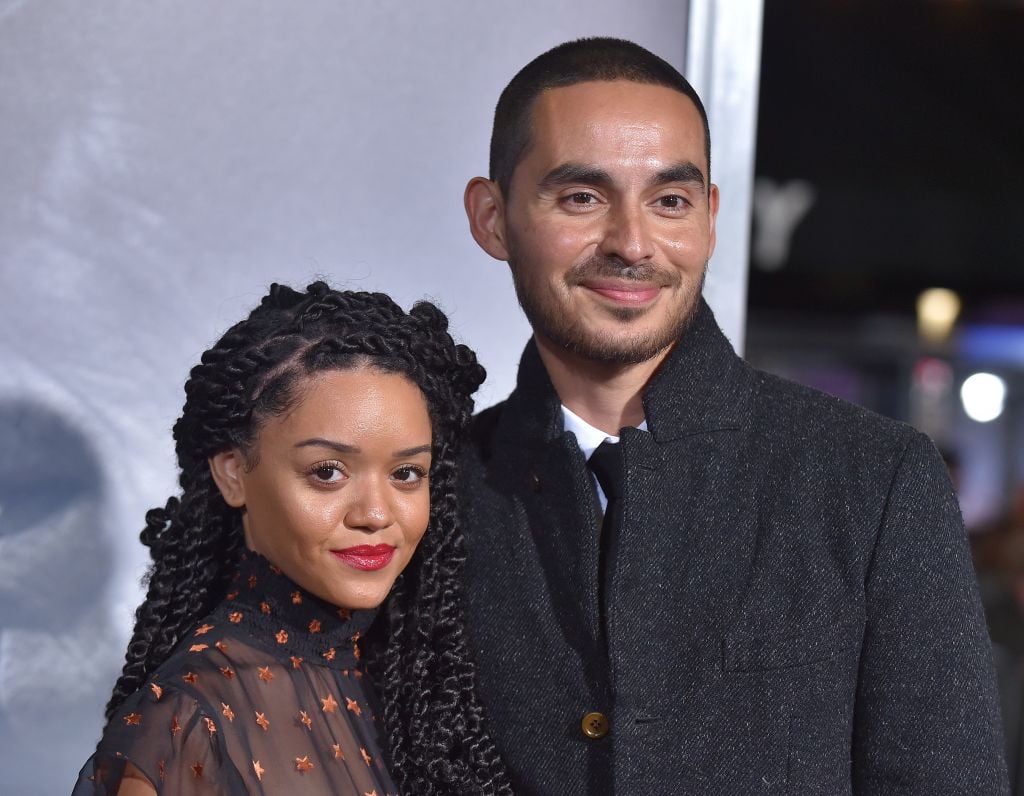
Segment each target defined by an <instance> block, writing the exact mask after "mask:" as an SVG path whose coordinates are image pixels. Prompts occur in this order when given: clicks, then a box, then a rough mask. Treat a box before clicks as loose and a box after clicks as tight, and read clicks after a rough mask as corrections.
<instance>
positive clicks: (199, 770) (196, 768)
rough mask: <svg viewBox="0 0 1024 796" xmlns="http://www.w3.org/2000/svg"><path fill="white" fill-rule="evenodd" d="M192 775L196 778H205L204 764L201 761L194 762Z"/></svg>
mask: <svg viewBox="0 0 1024 796" xmlns="http://www.w3.org/2000/svg"><path fill="white" fill-rule="evenodd" d="M192 776H193V777H195V778H196V779H202V778H203V764H202V763H200V762H199V761H196V762H195V763H193V764H192Z"/></svg>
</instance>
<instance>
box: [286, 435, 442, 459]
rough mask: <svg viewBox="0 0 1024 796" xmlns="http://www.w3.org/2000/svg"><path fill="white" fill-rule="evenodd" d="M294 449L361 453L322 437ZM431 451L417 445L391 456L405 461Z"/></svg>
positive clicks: (351, 446) (352, 446)
mask: <svg viewBox="0 0 1024 796" xmlns="http://www.w3.org/2000/svg"><path fill="white" fill-rule="evenodd" d="M295 447H296V448H330V449H331V450H333V451H336V452H337V453H362V449H361V448H360V447H359V446H358V445H349V444H348V443H345V442H335V441H334V440H331V439H324V438H323V437H311V438H310V439H304V440H302V442H296V443H295ZM431 450H432V448H431V446H430V444H429V443H428V444H426V445H417V446H415V447H413V448H403V449H402V450H399V451H395V452H394V453H393V454H391V455H392V456H394V457H395V458H396V459H405V458H408V457H409V456H416V455H417V454H420V453H430V451H431Z"/></svg>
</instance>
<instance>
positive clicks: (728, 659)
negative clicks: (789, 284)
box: [460, 303, 1007, 796]
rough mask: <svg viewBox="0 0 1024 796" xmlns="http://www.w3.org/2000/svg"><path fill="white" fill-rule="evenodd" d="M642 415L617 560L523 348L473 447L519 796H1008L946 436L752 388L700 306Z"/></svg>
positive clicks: (488, 678)
mask: <svg viewBox="0 0 1024 796" xmlns="http://www.w3.org/2000/svg"><path fill="white" fill-rule="evenodd" d="M643 400H644V409H645V415H646V419H647V425H648V430H649V433H648V432H644V431H640V430H637V429H629V428H627V429H624V430H623V431H622V436H621V442H620V445H621V452H622V457H623V459H622V460H623V464H624V470H625V481H624V497H623V515H622V523H621V532H620V534H619V538H618V539H617V545H618V547H617V548H616V549H614V550H610V549H609V547H608V538H607V536H606V535H605V534H603V533H602V534H597V533H595V532H594V520H593V511H592V501H593V482H592V476H591V474H590V472H589V470H588V468H587V462H586V461H585V459H584V458H583V455H582V453H581V452H580V450H579V447H578V445H577V444H576V440H575V438H574V436H573V435H572V434H571V433H568V432H565V431H564V430H563V427H562V417H561V409H560V404H559V400H558V396H557V394H556V393H555V391H554V389H553V387H552V385H551V382H550V380H549V378H548V376H547V373H546V371H545V370H544V366H543V364H542V362H541V360H540V356H539V354H538V353H537V350H536V347H535V345H534V344H533V343H530V344H529V345H528V346H527V348H526V351H525V353H524V355H523V359H522V363H521V365H520V370H519V377H518V382H517V386H516V389H515V391H514V392H513V393H512V395H511V396H510V397H509V398H508V400H507V401H505V402H503V403H501V404H499V405H497V406H496V407H492V408H491V409H489V410H487V411H485V412H483V413H482V414H481V415H479V416H478V417H477V419H476V422H475V427H474V440H473V445H472V446H469V449H468V450H467V451H466V453H465V455H464V461H463V462H462V467H461V471H460V472H461V476H460V477H461V478H462V483H461V495H460V506H461V509H460V510H461V512H462V515H463V516H462V522H463V529H464V533H465V538H466V550H467V564H466V601H467V621H468V628H469V635H470V642H471V646H472V649H473V652H474V654H475V656H476V659H477V671H478V687H479V689H480V692H481V695H482V698H483V701H484V704H485V708H486V709H487V712H488V716H489V718H490V720H491V721H490V723H491V726H492V731H493V733H494V734H495V736H496V740H497V742H498V745H499V748H500V751H501V752H502V754H503V755H504V756H505V759H506V760H507V762H508V764H509V766H510V767H511V769H512V772H513V776H514V778H515V781H516V786H517V792H520V793H525V794H534V793H536V794H549V793H559V794H566V795H567V796H572V795H573V794H637V793H643V794H673V796H675V795H676V794H728V795H729V796H732V795H733V794H744V796H745V795H746V794H753V793H759V794H760V793H764V794H783V793H790V794H827V796H837V795H841V794H853V793H855V794H929V796H931V795H933V794H954V793H956V794H985V795H986V796H989V795H990V794H1003V793H1006V792H1007V784H1006V774H1005V765H1004V763H1003V759H1002V739H1001V729H1000V722H999V717H998V703H997V698H996V693H995V688H994V681H993V676H992V663H991V651H990V647H989V642H988V638H987V635H986V632H985V628H984V622H983V616H982V613H981V608H980V604H979V601H978V597H977V589H976V585H975V581H974V575H973V571H972V569H971V564H970V558H969V555H968V550H967V544H966V537H965V533H964V529H963V524H962V521H961V518H960V514H959V510H958V507H957V503H956V499H955V496H954V494H953V491H952V487H951V485H950V482H949V478H948V475H947V473H946V471H945V469H944V466H943V464H942V461H941V459H940V458H939V456H938V455H937V453H936V451H935V449H934V446H933V445H932V444H931V443H930V441H929V440H928V439H927V438H925V437H923V436H922V435H921V434H919V433H917V432H916V431H914V430H913V429H911V428H909V427H908V426H905V425H902V424H899V423H896V422H893V421H891V420H888V419H885V418H882V417H879V416H877V415H874V414H872V413H870V412H867V411H865V410H862V409H860V408H857V407H854V406H851V405H849V404H846V403H844V402H842V401H840V400H837V399H835V398H831V397H829V396H826V395H822V394H820V393H817V392H814V391H812V390H809V389H806V388H804V387H801V386H799V385H796V384H793V383H791V382H787V381H784V380H781V379H778V378H775V377H772V376H770V375H767V374H764V373H760V372H758V371H755V370H753V369H752V368H750V367H749V366H748V365H747V364H746V363H744V362H743V361H742V360H740V359H739V358H738V357H737V356H736V355H735V354H734V353H733V351H732V349H731V347H730V346H729V344H728V341H726V339H725V338H724V336H723V335H722V334H721V332H720V331H719V329H718V327H717V325H716V324H715V321H714V318H713V316H712V313H711V311H710V309H709V308H708V307H707V306H706V305H705V304H703V303H702V304H701V307H700V310H699V311H698V313H697V315H696V317H695V319H694V321H693V323H692V325H691V327H690V328H689V329H688V330H687V332H686V333H685V335H684V337H683V338H682V339H681V340H680V342H679V344H678V345H677V346H676V347H675V349H674V350H673V352H672V354H671V355H670V356H669V358H668V359H667V360H666V361H665V362H664V363H663V365H662V367H661V369H660V371H659V373H658V374H657V376H656V377H655V378H654V379H653V381H652V382H651V384H650V385H649V386H648V388H647V390H646V392H645V394H644V398H643ZM602 557H604V558H605V559H607V562H608V564H609V565H610V566H609V567H608V568H607V570H606V573H607V572H608V571H610V573H611V574H610V576H609V577H608V579H607V581H606V583H605V584H604V585H602V578H601V572H602V561H603V558H602ZM589 711H600V712H602V713H604V714H606V715H607V716H608V717H609V719H610V724H611V731H610V733H609V734H608V736H606V737H605V738H602V739H599V740H593V739H589V738H587V737H585V736H584V734H583V733H582V731H581V728H580V721H581V719H582V717H583V715H584V714H586V713H587V712H589Z"/></svg>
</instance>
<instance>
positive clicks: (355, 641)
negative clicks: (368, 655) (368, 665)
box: [352, 633, 360, 661]
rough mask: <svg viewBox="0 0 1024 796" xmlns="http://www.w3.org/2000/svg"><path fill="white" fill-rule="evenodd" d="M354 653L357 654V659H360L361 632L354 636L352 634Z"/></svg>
mask: <svg viewBox="0 0 1024 796" xmlns="http://www.w3.org/2000/svg"><path fill="white" fill-rule="evenodd" d="M352 654H353V655H354V656H355V658H356V660H357V661H358V660H359V658H360V652H359V634H358V633H356V634H355V635H354V636H352Z"/></svg>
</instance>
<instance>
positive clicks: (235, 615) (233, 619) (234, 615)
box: [228, 611, 242, 625]
mask: <svg viewBox="0 0 1024 796" xmlns="http://www.w3.org/2000/svg"><path fill="white" fill-rule="evenodd" d="M228 621H229V622H230V623H231V624H233V625H237V624H238V623H239V622H241V621H242V612H241V611H232V612H231V613H230V614H228Z"/></svg>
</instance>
